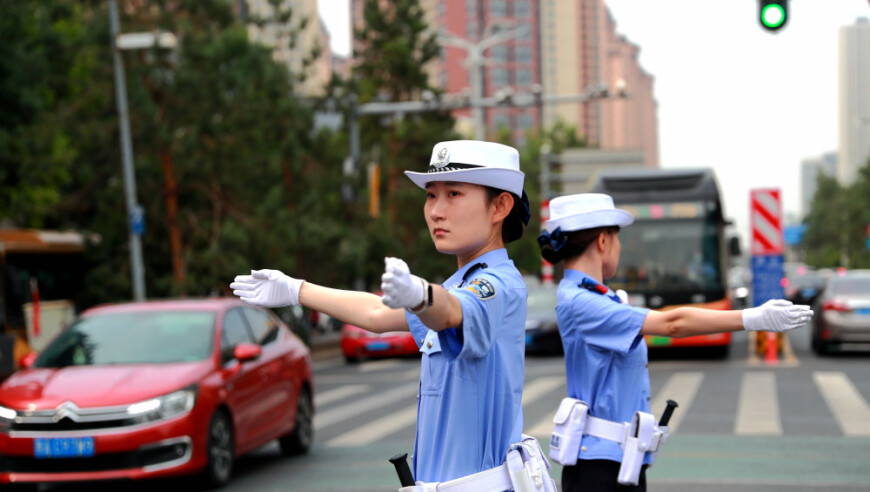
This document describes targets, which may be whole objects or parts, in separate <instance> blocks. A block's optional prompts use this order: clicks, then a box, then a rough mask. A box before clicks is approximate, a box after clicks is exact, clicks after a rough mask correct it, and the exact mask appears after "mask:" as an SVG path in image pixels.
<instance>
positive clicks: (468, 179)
mask: <svg viewBox="0 0 870 492" xmlns="http://www.w3.org/2000/svg"><path fill="white" fill-rule="evenodd" d="M405 174H406V175H407V176H408V177H409V178H411V181H413V182H414V184H416V185H417V186H419V187H420V188H423V189H425V188H426V184H427V183H429V182H432V181H456V182H458V183H473V184H479V185H483V186H491V187H493V188H496V189H499V190H505V191H509V192H511V193H514V194H516V195H517V196H522V194H523V179H524V178H525V174H523V172H522V171H520V153H519V152H517V149H515V148H513V147H508V146H507V145H502V144H498V143H494V142H481V141H479V140H452V141H448V142H439V143H437V144H436V145H435V148H434V149H432V158H431V159H430V161H429V170H428V171H427V172H425V173H418V172H413V171H405Z"/></svg>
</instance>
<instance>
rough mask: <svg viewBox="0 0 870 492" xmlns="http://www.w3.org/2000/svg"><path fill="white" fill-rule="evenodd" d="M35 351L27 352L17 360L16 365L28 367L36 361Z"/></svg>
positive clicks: (22, 367)
mask: <svg viewBox="0 0 870 492" xmlns="http://www.w3.org/2000/svg"><path fill="white" fill-rule="evenodd" d="M36 357H37V354H36V352H29V353H28V354H27V355H25V356H24V357H22V358H21V359H19V360H18V367H20V368H21V369H30V368H31V367H33V363H34V362H36Z"/></svg>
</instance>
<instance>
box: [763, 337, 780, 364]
mask: <svg viewBox="0 0 870 492" xmlns="http://www.w3.org/2000/svg"><path fill="white" fill-rule="evenodd" d="M766 335H767V340H765V341H766V342H767V344H766V347H765V351H764V362H766V363H768V364H776V363H777V362H778V361H779V350H778V348H777V345H778V344H777V339H776V335H777V334H776V333H773V332H767V333H766Z"/></svg>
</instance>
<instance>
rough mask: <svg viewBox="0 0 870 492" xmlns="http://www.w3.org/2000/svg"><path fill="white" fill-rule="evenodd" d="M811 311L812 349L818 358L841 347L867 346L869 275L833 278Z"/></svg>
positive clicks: (869, 337) (857, 273)
mask: <svg viewBox="0 0 870 492" xmlns="http://www.w3.org/2000/svg"><path fill="white" fill-rule="evenodd" d="M814 310H815V315H814V316H813V329H812V337H813V338H812V346H813V351H814V352H816V353H817V354H823V353H826V352H828V351H829V349H830V348H832V347H834V346H837V345H841V344H843V343H866V344H870V272H868V271H853V272H848V273H845V274H842V275H834V276H832V277H831V278H830V279H829V280H828V283H827V286H826V287H825V291H824V293H823V294H822V295H820V296H819V297H818V298H817V299H816V302H815V304H814Z"/></svg>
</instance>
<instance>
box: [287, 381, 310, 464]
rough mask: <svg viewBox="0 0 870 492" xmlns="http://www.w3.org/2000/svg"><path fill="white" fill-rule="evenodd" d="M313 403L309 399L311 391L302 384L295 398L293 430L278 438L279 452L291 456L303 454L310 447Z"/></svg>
mask: <svg viewBox="0 0 870 492" xmlns="http://www.w3.org/2000/svg"><path fill="white" fill-rule="evenodd" d="M313 421H314V403H313V402H312V401H311V391H310V390H309V389H308V387H306V386H303V387H302V391H300V392H299V398H297V400H296V423H295V425H294V426H293V432H291V433H289V434H287V435H286V436H283V437H281V438H280V439H278V444H279V445H280V446H281V454H283V455H285V456H293V455H297V454H305V453H307V452H308V449H310V448H311V442H312V441H313V440H314V424H313Z"/></svg>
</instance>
